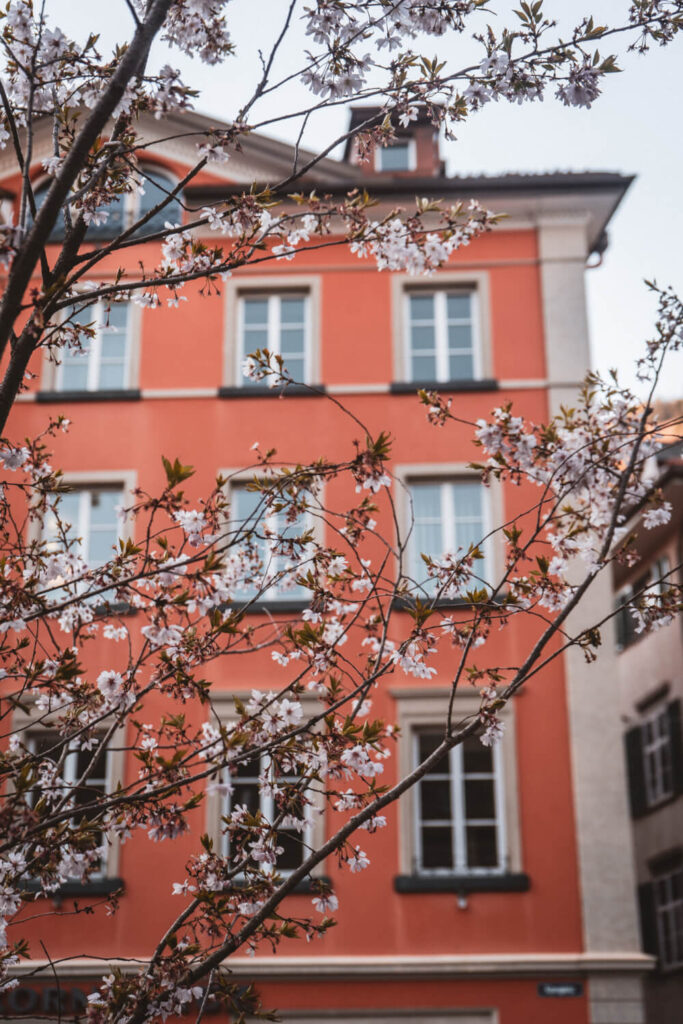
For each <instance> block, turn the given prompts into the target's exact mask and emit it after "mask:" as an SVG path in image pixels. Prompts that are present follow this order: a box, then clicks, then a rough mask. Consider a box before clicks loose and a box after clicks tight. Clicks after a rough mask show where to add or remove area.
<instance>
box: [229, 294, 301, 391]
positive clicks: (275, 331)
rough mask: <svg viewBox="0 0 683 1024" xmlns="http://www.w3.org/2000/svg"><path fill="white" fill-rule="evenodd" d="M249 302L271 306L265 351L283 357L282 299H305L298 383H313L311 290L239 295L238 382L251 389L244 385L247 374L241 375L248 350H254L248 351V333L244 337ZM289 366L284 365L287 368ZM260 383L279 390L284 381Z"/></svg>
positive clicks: (268, 378)
mask: <svg viewBox="0 0 683 1024" xmlns="http://www.w3.org/2000/svg"><path fill="white" fill-rule="evenodd" d="M249 299H261V300H262V301H264V300H265V301H266V302H267V303H268V322H267V334H268V343H267V345H266V348H267V349H268V350H269V352H271V353H272V354H273V355H276V356H279V355H281V354H282V353H281V351H280V343H281V327H282V320H281V308H282V307H281V302H282V299H303V301H304V321H303V328H304V351H303V356H304V379H303V380H302V381H297V383H300V384H311V383H313V381H312V379H311V301H310V294H309V293H308V291H306V290H305V289H304V290H301V291H298V290H296V289H292V290H291V291H273V292H270V293H268V294H263V293H258V292H251V293H243V294H241V295H240V297H239V300H238V312H237V317H238V339H239V344H238V346H237V365H236V367H235V381H236V382H237V384H238V386H240V387H249V385H248V384H247V383H246V382H245V379H244V375H243V372H242V364H243V362H244V360H245V359H246V357H247V356H248V355H249V351H253V349H251V348H249V351H247V348H248V346H247V344H246V334H245V320H244V307H245V302H247V301H248V300H249ZM286 368H287V364H286V363H285V369H286ZM257 383H260V384H265V385H267V386H268V387H271V388H273V387H280V386H281V382H280V381H279V380H278V378H277V377H276V376H275V375H271V376H268V377H265V378H264V379H263V380H262V381H258V382H257Z"/></svg>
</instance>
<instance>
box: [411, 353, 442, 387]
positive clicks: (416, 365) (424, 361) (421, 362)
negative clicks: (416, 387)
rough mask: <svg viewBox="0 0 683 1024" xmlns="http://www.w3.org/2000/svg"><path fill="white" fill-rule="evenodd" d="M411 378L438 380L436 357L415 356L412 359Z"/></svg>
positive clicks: (414, 379)
mask: <svg viewBox="0 0 683 1024" xmlns="http://www.w3.org/2000/svg"><path fill="white" fill-rule="evenodd" d="M410 379H411V380H413V381H433V380H436V357H435V356H413V357H412V359H411V360H410Z"/></svg>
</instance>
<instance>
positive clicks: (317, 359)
mask: <svg viewBox="0 0 683 1024" xmlns="http://www.w3.org/2000/svg"><path fill="white" fill-rule="evenodd" d="M224 293H225V307H224V309H225V349H224V360H223V384H224V386H225V387H230V388H238V389H239V390H240V391H244V394H245V395H248V394H249V393H250V392H251V391H253V388H250V387H249V385H248V384H247V385H246V386H245V381H244V377H243V374H242V362H243V361H244V357H245V355H247V354H248V353H246V352H245V351H244V348H243V339H244V332H243V302H242V300H243V299H249V298H254V299H256V298H264V297H267V298H270V297H271V296H273V297H276V298H288V297H295V296H302V297H303V298H304V299H305V300H306V301H305V311H306V328H305V339H304V370H305V373H304V378H305V380H304V382H303V383H306V384H320V383H321V352H320V336H321V321H320V306H321V280H320V277H319V276H316V275H312V274H299V273H293V272H292V273H290V274H272V275H265V274H264V275H255V274H250V273H244V274H242V275H241V276H236V277H234V278H230V280H228V281H227V282H226V285H225V288H224ZM270 321H271V318H270V316H269V323H268V327H269V338H268V342H269V344H268V346H267V347H268V348H269V349H270V351H271V352H278V353H279V346H280V340H279V337H278V338H277V342H273V344H271V338H270V329H271V327H270ZM251 351H253V349H252V350H251ZM258 383H260V384H262V385H264V386H268V385H270V386H271V387H277V385H276V384H275V383H274V382H273V379H272V378H265V379H264V380H262V381H259V382H258Z"/></svg>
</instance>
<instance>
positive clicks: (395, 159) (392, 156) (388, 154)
mask: <svg viewBox="0 0 683 1024" xmlns="http://www.w3.org/2000/svg"><path fill="white" fill-rule="evenodd" d="M375 152H376V159H375V167H376V169H377V170H378V171H413V170H415V143H414V141H413V140H412V139H399V140H398V141H397V142H392V144H391V145H390V146H378V147H377V149H376V151H375Z"/></svg>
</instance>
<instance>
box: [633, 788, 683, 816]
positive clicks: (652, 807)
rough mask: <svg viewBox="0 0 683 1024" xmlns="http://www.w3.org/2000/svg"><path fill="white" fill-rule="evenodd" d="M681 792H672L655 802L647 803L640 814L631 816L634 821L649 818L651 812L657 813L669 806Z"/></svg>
mask: <svg viewBox="0 0 683 1024" xmlns="http://www.w3.org/2000/svg"><path fill="white" fill-rule="evenodd" d="M680 795H681V794H680V793H671V794H670V795H669V796H663V797H662V798H661V800H658V801H657V802H656V803H654V804H647V806H645V807H643V809H642V810H641V811H639V813H638V814H632V815H631V817H632V818H633V820H634V821H640V820H641V819H642V818H648V817H649V816H650V815H651V814H656V813H657V811H661V810H662V809H663V808H665V807H669V806H670V804H673V803H675V802H676V800H678V798H679V797H680Z"/></svg>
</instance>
